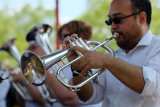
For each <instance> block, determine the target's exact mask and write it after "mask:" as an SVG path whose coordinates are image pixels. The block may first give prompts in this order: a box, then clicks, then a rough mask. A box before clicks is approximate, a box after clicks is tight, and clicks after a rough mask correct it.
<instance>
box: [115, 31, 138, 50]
mask: <svg viewBox="0 0 160 107" xmlns="http://www.w3.org/2000/svg"><path fill="white" fill-rule="evenodd" d="M117 33H119V35H121V36H123V38H124V41H120V40H118V38H117V39H116V42H117V45H118V46H119V47H120V48H122V49H124V50H132V49H133V48H134V47H135V46H136V45H137V44H138V42H139V39H138V38H139V36H140V33H139V32H136V33H135V34H130V33H127V34H126V35H124V33H123V32H117Z"/></svg>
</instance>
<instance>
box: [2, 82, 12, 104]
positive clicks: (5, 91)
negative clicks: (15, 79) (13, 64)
mask: <svg viewBox="0 0 160 107" xmlns="http://www.w3.org/2000/svg"><path fill="white" fill-rule="evenodd" d="M9 88H10V82H9V79H6V80H3V81H2V82H1V83H0V107H6V97H7V94H8V91H9Z"/></svg>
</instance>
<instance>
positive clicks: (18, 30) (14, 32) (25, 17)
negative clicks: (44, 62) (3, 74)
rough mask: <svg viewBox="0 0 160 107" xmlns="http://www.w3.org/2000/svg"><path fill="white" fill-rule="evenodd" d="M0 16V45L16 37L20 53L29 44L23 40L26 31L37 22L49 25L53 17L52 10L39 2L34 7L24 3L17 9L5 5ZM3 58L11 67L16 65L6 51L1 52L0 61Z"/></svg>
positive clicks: (0, 11)
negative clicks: (20, 8)
mask: <svg viewBox="0 0 160 107" xmlns="http://www.w3.org/2000/svg"><path fill="white" fill-rule="evenodd" d="M0 17H1V18H0V25H1V26H0V38H1V39H0V47H1V46H2V45H3V44H4V43H6V42H7V41H8V40H10V39H11V38H13V37H16V38H17V39H16V42H15V45H16V47H17V48H18V50H19V51H20V54H22V53H23V52H24V51H26V49H27V47H28V45H29V44H28V43H27V42H26V40H25V36H26V34H27V32H28V31H29V30H30V29H31V28H32V27H33V26H35V25H38V24H43V23H45V24H49V25H51V20H53V19H54V12H53V11H52V10H46V9H45V8H44V7H43V5H42V4H39V6H38V7H36V8H33V7H31V6H30V5H29V4H26V5H25V6H24V7H23V8H22V10H19V11H11V10H10V9H9V8H7V7H6V8H4V9H2V10H0ZM48 20H49V22H48ZM53 23H54V22H53ZM51 26H53V25H51ZM4 60H7V61H8V62H10V64H9V66H11V67H14V66H15V65H17V62H16V61H15V60H14V58H12V57H11V56H10V55H9V54H8V53H6V52H1V53H0V61H4Z"/></svg>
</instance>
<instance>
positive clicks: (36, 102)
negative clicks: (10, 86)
mask: <svg viewBox="0 0 160 107" xmlns="http://www.w3.org/2000/svg"><path fill="white" fill-rule="evenodd" d="M28 50H29V51H33V52H35V53H36V54H38V55H40V56H42V55H45V53H44V51H43V50H42V49H41V47H40V46H39V45H38V44H36V43H30V45H29V48H28ZM12 81H13V82H16V83H20V84H22V86H24V87H26V89H27V92H28V93H29V94H30V96H31V99H33V101H25V107H50V104H48V103H47V102H46V101H45V100H44V99H43V98H42V95H41V93H40V91H39V90H38V88H37V87H36V86H34V85H32V84H30V83H29V82H28V81H27V80H26V78H25V77H24V75H23V73H22V72H19V73H18V74H15V73H13V74H12Z"/></svg>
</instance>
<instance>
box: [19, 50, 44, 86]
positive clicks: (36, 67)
mask: <svg viewBox="0 0 160 107" xmlns="http://www.w3.org/2000/svg"><path fill="white" fill-rule="evenodd" d="M21 68H22V71H23V74H24V76H25V78H26V79H27V80H28V81H29V82H30V83H32V84H33V85H35V86H41V85H42V84H43V83H44V81H45V78H46V77H45V75H46V73H45V69H44V68H45V67H44V65H43V61H42V60H41V59H40V58H39V57H38V55H36V54H35V53H33V52H31V51H26V52H25V53H24V54H23V55H22V57H21Z"/></svg>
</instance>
